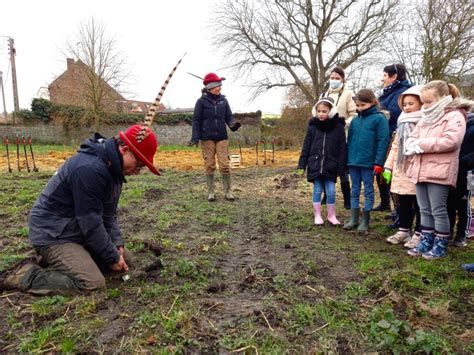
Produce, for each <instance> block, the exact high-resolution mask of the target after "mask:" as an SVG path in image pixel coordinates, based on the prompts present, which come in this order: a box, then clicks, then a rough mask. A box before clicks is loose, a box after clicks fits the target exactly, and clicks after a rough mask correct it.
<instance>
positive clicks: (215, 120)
mask: <svg viewBox="0 0 474 355" xmlns="http://www.w3.org/2000/svg"><path fill="white" fill-rule="evenodd" d="M214 117H215V118H214V123H215V127H216V135H218V134H219V129H218V128H217V101H216V102H215V103H214Z"/></svg>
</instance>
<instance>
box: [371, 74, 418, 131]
mask: <svg viewBox="0 0 474 355" xmlns="http://www.w3.org/2000/svg"><path fill="white" fill-rule="evenodd" d="M412 86H413V85H412V84H411V83H410V82H409V81H408V80H403V81H395V82H394V83H393V84H391V85H389V86H388V87H386V88H384V89H383V93H382V95H380V96H379V98H378V99H379V103H380V107H381V108H382V109H385V110H387V111H389V112H390V118H389V120H388V126H389V129H390V135H391V134H392V133H393V132H395V130H396V129H397V121H398V116H400V114H401V113H402V109H401V108H400V106H398V96H400V94H401V93H403V92H404V91H406V90H407V89H408V88H410V87H412Z"/></svg>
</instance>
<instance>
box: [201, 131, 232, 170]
mask: <svg viewBox="0 0 474 355" xmlns="http://www.w3.org/2000/svg"><path fill="white" fill-rule="evenodd" d="M201 148H202V157H203V159H204V169H205V173H206V175H214V171H215V170H216V155H217V163H218V164H219V171H220V173H221V175H230V159H229V140H228V139H225V140H222V141H218V142H215V141H212V140H206V141H201Z"/></svg>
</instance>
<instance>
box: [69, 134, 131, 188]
mask: <svg viewBox="0 0 474 355" xmlns="http://www.w3.org/2000/svg"><path fill="white" fill-rule="evenodd" d="M77 152H78V153H83V154H90V155H95V156H97V157H99V158H100V159H101V160H103V161H104V162H105V163H106V164H107V167H108V169H109V171H110V174H111V175H112V177H113V178H114V180H116V181H118V182H126V180H125V177H124V175H123V168H122V166H123V157H122V155H121V154H120V153H119V150H118V144H117V141H116V140H115V138H109V139H106V138H105V137H103V136H102V135H100V134H99V133H97V132H96V133H94V135H93V136H92V137H91V138H88V139H86V140H85V141H83V142H82V143H81V145H80V147H79V149H78V150H77Z"/></svg>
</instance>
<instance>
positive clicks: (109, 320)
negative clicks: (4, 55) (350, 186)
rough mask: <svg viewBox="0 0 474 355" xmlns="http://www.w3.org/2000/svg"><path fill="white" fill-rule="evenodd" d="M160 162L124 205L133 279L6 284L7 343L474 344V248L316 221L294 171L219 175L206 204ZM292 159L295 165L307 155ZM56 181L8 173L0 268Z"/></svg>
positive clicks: (193, 347) (19, 253) (176, 347)
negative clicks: (408, 243) (90, 284)
mask: <svg viewBox="0 0 474 355" xmlns="http://www.w3.org/2000/svg"><path fill="white" fill-rule="evenodd" d="M185 153H186V154H189V152H185ZM163 154H164V155H169V156H170V157H172V158H170V161H176V160H177V159H176V155H174V154H169V152H166V153H163ZM175 154H183V152H181V153H176V152H175ZM193 154H199V153H198V152H193ZM249 154H251V153H249ZM181 157H182V156H181ZM160 158H162V159H160ZM160 158H157V159H158V161H159V165H160V166H162V167H164V169H163V176H162V177H160V178H155V177H154V176H152V175H151V174H148V173H146V174H143V175H141V176H136V177H131V178H130V181H129V183H128V184H127V185H126V186H125V188H124V194H123V196H122V200H121V203H120V208H119V221H120V225H121V228H122V231H123V235H124V236H125V238H126V239H127V242H128V244H127V245H128V247H129V248H130V249H131V250H132V251H133V252H134V254H135V258H134V265H133V268H132V271H131V272H130V280H129V281H126V282H124V281H122V279H121V278H120V277H113V278H111V279H109V281H108V289H107V290H106V291H100V292H94V293H91V294H87V295H78V296H51V297H34V296H30V295H25V294H22V293H19V292H13V291H11V292H7V291H5V292H4V293H3V294H0V307H1V309H2V310H3V312H1V314H0V351H3V352H18V351H23V352H33V351H38V352H48V353H55V352H68V351H69V352H87V353H89V352H100V353H102V352H133V353H137V352H153V353H190V354H194V353H223V354H226V353H247V354H256V353H275V354H279V353H294V354H301V353H320V352H323V353H341V354H346V353H364V352H374V351H379V352H397V351H398V352H416V351H418V352H431V351H437V352H459V353H469V352H472V351H474V346H473V340H474V334H473V331H472V329H473V325H474V321H473V318H472V314H473V311H474V299H473V293H472V291H473V288H474V286H473V279H472V277H470V276H469V275H467V274H465V273H463V272H462V271H461V270H459V267H458V266H459V264H460V263H461V262H462V261H466V260H467V259H468V258H471V259H472V261H474V259H473V258H474V251H473V247H472V244H471V246H470V247H468V248H467V249H464V250H454V251H453V252H451V253H450V256H449V257H447V258H445V259H444V260H438V261H431V262H428V261H424V260H420V259H411V258H408V257H407V256H406V251H405V250H404V248H403V247H400V246H391V245H388V244H387V243H385V241H384V239H385V238H386V237H387V236H388V235H390V233H391V230H389V229H388V228H387V227H386V226H385V225H386V224H387V222H386V221H385V220H384V214H382V213H374V214H373V222H372V225H371V227H372V228H371V233H369V234H368V235H358V234H356V233H353V232H347V231H344V230H342V229H341V228H340V227H331V226H328V225H325V226H323V227H316V226H314V225H313V223H312V211H311V187H310V186H309V184H308V183H307V182H306V181H305V179H302V178H301V177H299V176H298V175H296V174H294V168H290V167H285V166H277V164H275V165H273V166H267V167H255V166H254V167H250V168H247V169H239V170H236V171H234V174H233V181H234V184H233V187H234V192H235V194H236V195H237V199H236V200H235V201H234V202H227V201H225V200H224V199H223V196H222V195H223V194H222V189H221V182H220V181H218V191H217V195H218V199H217V201H216V202H214V203H209V202H207V200H206V199H205V189H204V185H205V181H204V177H203V176H202V175H201V173H200V172H198V171H195V170H194V168H191V169H188V168H186V167H185V168H181V169H179V168H177V167H174V166H173V167H172V166H171V165H166V163H165V161H166V159H164V156H162V157H160ZM180 159H181V158H180ZM195 159H198V156H196V157H195V158H194V160H195ZM288 159H289V162H288V166H290V165H291V166H293V167H294V165H295V159H297V153H296V154H295V153H293V155H292V157H291V158H288ZM278 160H280V161H281V160H282V159H277V161H278ZM182 161H183V163H182V165H181V167H183V166H193V167H194V166H196V168H200V161H199V160H198V161H197V162H194V161H192V164H191V162H188V163H184V158H183V160H182ZM244 161H245V156H244ZM247 161H249V160H247ZM40 164H41V159H40ZM282 165H284V164H282ZM167 166H168V167H167ZM50 170H51V169H50ZM183 170H185V171H183ZM50 175H51V171H50V172H44V171H40V172H39V173H36V174H26V173H21V174H17V173H14V174H8V173H3V174H1V178H2V181H3V184H2V186H0V192H1V194H2V201H1V202H2V206H3V207H2V209H1V212H0V225H2V226H4V228H3V231H2V232H0V245H1V248H2V251H1V254H0V256H1V258H2V259H1V261H2V263H1V264H0V266H1V267H2V269H7V268H8V267H9V266H11V265H13V264H14V262H15V261H16V260H18V259H21V258H22V257H24V256H26V255H28V254H29V252H30V249H29V246H28V244H27V230H26V226H27V223H26V215H27V212H28V210H29V208H30V207H31V204H32V203H33V202H34V199H35V198H36V196H37V194H38V193H39V192H40V191H41V189H42V187H43V186H44V184H45V183H46V181H47V179H48V178H49V176H50ZM338 190H339V189H338ZM339 200H340V196H339ZM338 212H339V216H340V218H341V220H344V219H347V217H348V215H349V214H348V211H345V210H343V209H342V208H341V207H340V206H339V207H338ZM160 254H161V255H160Z"/></svg>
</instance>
